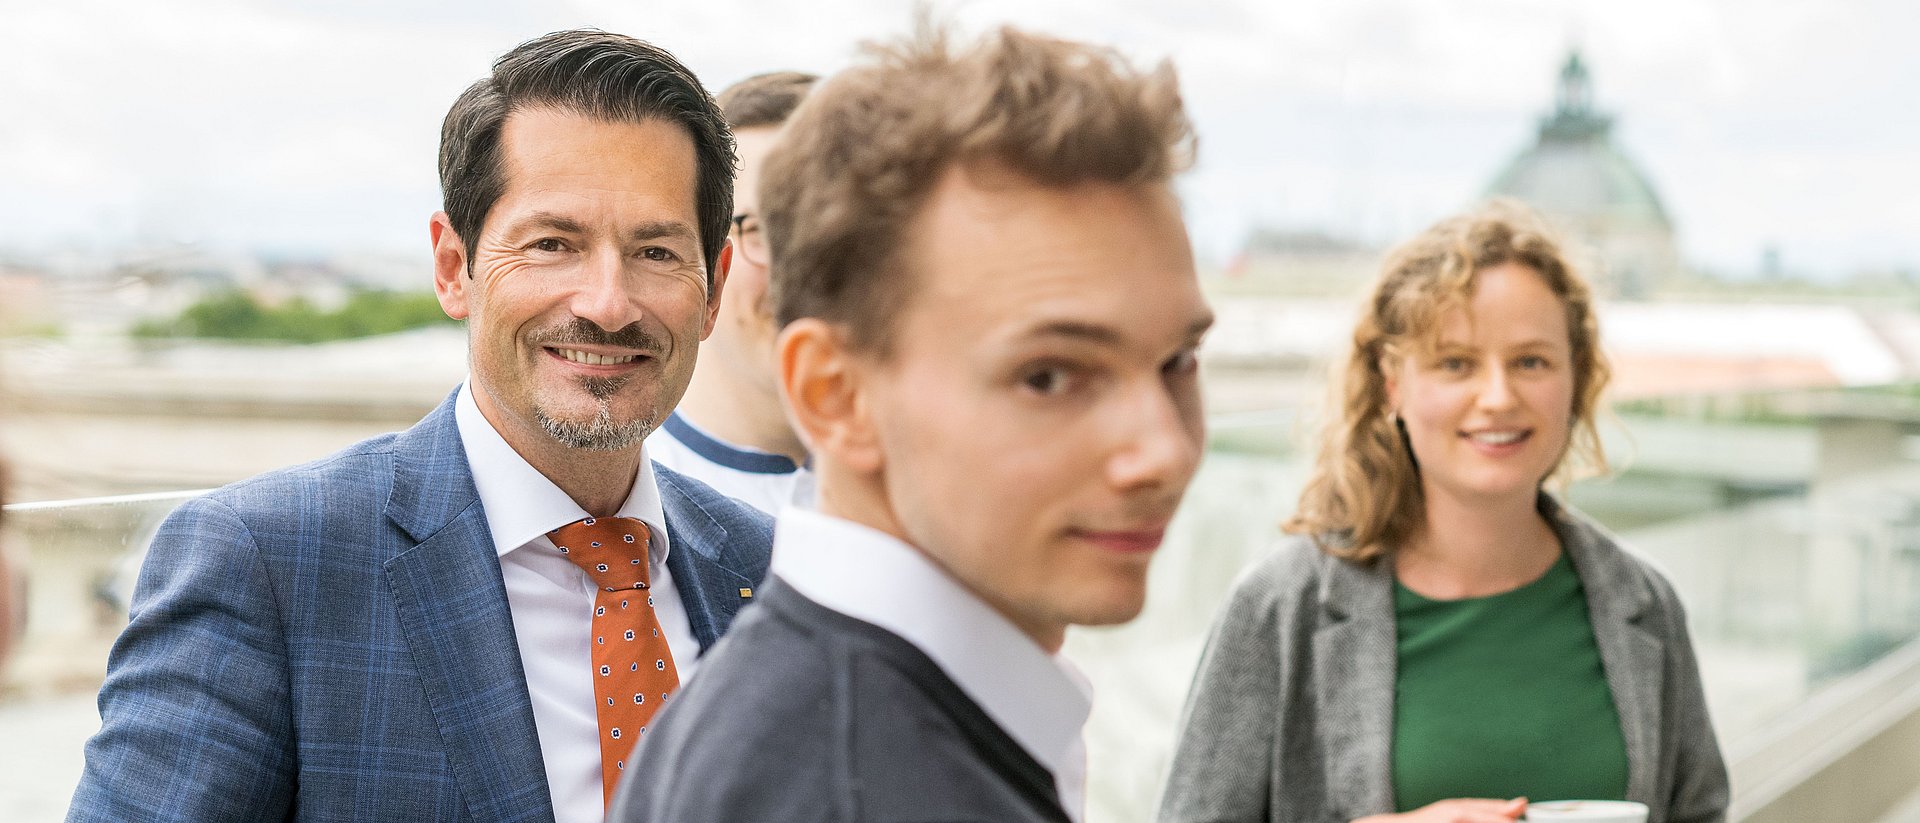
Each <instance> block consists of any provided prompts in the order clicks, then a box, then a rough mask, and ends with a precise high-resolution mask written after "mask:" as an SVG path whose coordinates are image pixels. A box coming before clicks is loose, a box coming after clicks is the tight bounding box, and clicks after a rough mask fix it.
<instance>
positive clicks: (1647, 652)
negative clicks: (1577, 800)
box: [1541, 495, 1666, 807]
mask: <svg viewBox="0 0 1920 823" xmlns="http://www.w3.org/2000/svg"><path fill="white" fill-rule="evenodd" d="M1541 501H1542V502H1541V510H1542V512H1543V513H1545V514H1546V515H1547V517H1548V520H1549V522H1551V523H1553V525H1554V530H1555V531H1557V532H1558V533H1559V535H1560V545H1561V546H1562V547H1563V548H1565V549H1566V552H1567V559H1568V560H1569V561H1570V562H1572V564H1573V569H1574V573H1575V574H1576V575H1578V576H1579V577H1580V582H1581V586H1582V588H1584V589H1585V590H1586V595H1587V614H1588V619H1589V620H1591V621H1592V623H1593V640H1594V645H1595V646H1597V647H1598V648H1599V650H1600V667H1601V668H1602V669H1603V670H1604V671H1605V674H1606V678H1607V689H1608V690H1609V691H1611V692H1612V693H1613V706H1614V711H1615V712H1616V713H1617V714H1618V715H1619V716H1620V736H1621V738H1622V739H1623V742H1624V743H1625V744H1626V750H1627V798H1628V799H1630V800H1636V801H1639V802H1641V803H1649V804H1653V805H1655V806H1656V807H1657V806H1658V803H1656V802H1655V801H1656V798H1654V797H1653V796H1652V795H1653V792H1654V788H1655V787H1656V786H1658V785H1659V779H1660V774H1659V770H1660V760H1659V754H1660V730H1661V717H1660V706H1661V700H1660V694H1661V692H1662V690H1664V689H1665V688H1666V682H1665V665H1664V661H1665V659H1666V649H1665V644H1664V642H1663V641H1662V640H1661V638H1660V635H1659V634H1658V633H1656V632H1655V631H1653V630H1650V629H1649V628H1648V627H1646V626H1645V625H1643V624H1642V621H1641V618H1642V617H1643V616H1644V615H1645V614H1646V613H1647V610H1648V608H1649V607H1650V606H1651V605H1652V597H1653V593H1652V592H1651V591H1649V590H1648V589H1647V586H1646V583H1645V581H1644V580H1642V579H1640V577H1639V575H1637V574H1635V573H1634V570H1633V569H1632V568H1631V566H1629V565H1628V563H1627V560H1626V559H1625V558H1624V557H1622V556H1621V549H1620V548H1619V547H1618V546H1615V545H1613V543H1612V541H1611V540H1610V539H1609V538H1608V537H1607V536H1606V535H1605V534H1604V533H1603V532H1601V531H1600V529H1599V527H1598V526H1595V525H1593V524H1591V523H1587V522H1585V521H1584V520H1582V519H1580V518H1579V517H1578V516H1576V515H1574V514H1573V513H1571V512H1568V511H1566V510H1565V509H1564V508H1562V507H1561V506H1560V505H1559V504H1558V503H1557V502H1556V501H1554V500H1553V499H1552V498H1551V497H1548V496H1546V495H1542V496H1541Z"/></svg>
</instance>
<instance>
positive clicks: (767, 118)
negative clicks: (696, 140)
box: [720, 71, 820, 131]
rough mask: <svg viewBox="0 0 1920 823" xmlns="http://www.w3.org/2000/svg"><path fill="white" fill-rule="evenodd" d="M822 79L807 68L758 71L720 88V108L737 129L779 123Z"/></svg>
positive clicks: (791, 112) (783, 120)
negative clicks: (800, 69)
mask: <svg viewBox="0 0 1920 823" xmlns="http://www.w3.org/2000/svg"><path fill="white" fill-rule="evenodd" d="M819 81H820V75H817V74H808V73H806V72H804V71H770V72H767V73H766V74H756V75H754V76H752V77H749V78H747V79H745V80H742V81H740V82H738V83H735V84H733V85H731V86H728V87H726V88H725V89H722V90H721V91H720V111H721V113H722V114H725V115H726V116H727V123H728V124H729V125H731V126H733V128H734V130H735V131H739V130H740V129H751V128H757V127H760V126H778V125H780V124H781V123H785V122H787V116H788V115H790V114H793V110H794V109H795V108H796V107H798V106H799V105H800V101H802V100H805V99H806V98H807V92H808V91H809V90H811V89H812V88H813V84H814V83H817V82H819Z"/></svg>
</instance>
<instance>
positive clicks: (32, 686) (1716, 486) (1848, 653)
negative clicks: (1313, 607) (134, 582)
mask: <svg viewBox="0 0 1920 823" xmlns="http://www.w3.org/2000/svg"><path fill="white" fill-rule="evenodd" d="M1863 425H1867V424H1863V423H1860V422H1859V421H1850V422H1849V421H1838V422H1832V423H1827V424H1822V423H1818V422H1810V421H1801V422H1798V423H1792V424H1779V423H1772V424H1767V425H1752V424H1741V423H1729V422H1724V421H1720V422H1715V421H1695V422H1687V421H1684V420H1678V419H1674V418H1653V417H1640V418H1633V417H1629V418H1625V419H1624V421H1623V422H1622V424H1621V425H1619V426H1617V427H1616V430H1615V431H1613V432H1612V433H1611V434H1610V440H1611V441H1613V449H1612V451H1613V452H1614V453H1616V454H1625V453H1626V452H1628V451H1632V452H1634V453H1635V456H1634V457H1633V459H1632V462H1631V465H1630V467H1629V468H1627V469H1626V470H1625V471H1624V472H1621V473H1619V474H1618V475H1616V476H1615V477H1612V478H1610V479H1605V480H1595V481H1586V482H1582V483H1580V484H1576V485H1575V486H1574V487H1573V489H1571V490H1570V492H1569V493H1568V497H1569V499H1570V500H1571V502H1572V503H1573V504H1574V505H1575V506H1576V507H1579V508H1581V509H1582V510H1584V511H1586V512H1588V513H1589V514H1591V515H1593V516H1594V517H1595V518H1596V519H1598V520H1599V521H1600V522H1601V523H1603V524H1604V525H1606V526H1608V527H1609V528H1610V529H1612V530H1614V531H1615V532H1616V533H1617V534H1619V535H1620V537H1621V538H1622V539H1623V542H1625V543H1626V544H1627V545H1629V546H1631V547H1633V548H1635V549H1636V550H1638V551H1640V552H1641V553H1643V554H1645V555H1647V556H1648V557H1650V558H1652V559H1653V561H1654V562H1655V563H1657V564H1659V565H1660V566H1661V567H1662V568H1664V569H1665V570H1666V571H1667V572H1668V574H1669V576H1670V577H1671V579H1672V580H1673V582H1674V584H1675V586H1676V588H1678V590H1679V591H1680V593H1681V596H1682V598H1683V599H1684V601H1685V602H1686V604H1687V606H1688V608H1689V610H1690V618H1691V622H1692V625H1693V629H1694V633H1695V638H1696V645H1697V646H1698V648H1699V651H1700V658H1701V664H1702V669H1703V674H1704V679H1705V682H1706V687H1707V692H1708V699H1709V703H1710V704H1711V707H1712V710H1713V712H1714V719H1715V722H1716V725H1717V726H1718V727H1719V730H1720V732H1721V740H1722V743H1723V745H1724V747H1725V748H1726V749H1727V751H1728V753H1729V756H1730V757H1735V758H1737V757H1738V756H1739V755H1740V753H1741V752H1742V751H1744V750H1745V747H1747V746H1749V741H1753V740H1757V739H1759V738H1760V737H1763V736H1764V732H1766V731H1767V730H1768V729H1769V728H1770V726H1771V725H1773V724H1776V723H1778V722H1780V721H1781V718H1784V717H1788V716H1790V715H1791V713H1792V712H1794V711H1795V710H1796V709H1797V708H1798V707H1800V706H1803V705H1805V704H1806V703H1807V702H1808V701H1810V700H1814V699H1816V698H1817V697H1818V696H1819V695H1820V694H1821V693H1822V692H1823V690H1826V689H1828V688H1829V687H1831V686H1833V685H1834V684H1837V683H1840V682H1841V681H1844V680H1845V679H1846V678H1847V677H1848V676H1849V675H1850V674H1851V673H1853V672H1856V671H1859V670H1861V669H1862V668H1864V667H1866V666H1868V665H1870V664H1871V663H1873V662H1874V661H1875V660H1878V659H1880V658H1881V657H1882V656H1884V655H1886V654H1887V653H1888V652H1889V651H1890V650H1893V649H1895V648H1897V647H1899V646H1901V645H1902V644H1904V643H1906V642H1908V641H1909V640H1910V639H1912V638H1913V637H1914V636H1915V635H1916V631H1920V460H1916V456H1915V455H1914V454H1913V451H1914V449H1913V448H1912V443H1913V440H1912V439H1911V437H1909V436H1908V435H1907V434H1905V433H1904V430H1902V429H1900V428H1899V426H1900V425H1901V424H1899V423H1897V422H1895V423H1887V424H1885V425H1892V426H1894V429H1893V430H1892V431H1890V432H1889V431H1880V430H1875V431H1866V430H1864V429H1862V428H1861V426H1863ZM1875 425H1880V424H1875ZM1299 435H1300V431H1299V424H1298V423H1297V422H1296V421H1295V420H1294V419H1293V417H1292V416H1291V415H1289V414H1280V413H1276V414H1249V415H1235V416H1222V417H1218V418H1216V419H1215V420H1213V421H1212V427H1211V434H1210V437H1211V443H1210V450H1209V455H1208V458H1207V460H1206V462H1205V463H1204V464H1203V466H1202V468H1201V471H1200V474H1199V476H1198V478H1197V479H1196V481H1195V483H1194V485H1193V487H1192V488H1191V490H1190V491H1189V492H1188V494H1187V498H1186V503H1185V505H1184V507H1183V509H1182V511H1181V513H1180V515H1179V517H1178V518H1177V520H1176V523H1175V528H1174V531H1173V533H1172V534H1171V535H1170V536H1169V539H1168V542H1167V544H1166V546H1165V548H1164V549H1163V550H1162V552H1161V555H1160V556H1159V558H1158V559H1157V560H1156V561H1155V566H1154V570H1153V572H1152V588H1151V594H1150V596H1149V600H1148V604H1147V608H1146V610H1145V612H1144V613H1143V614H1142V616H1141V617H1140V619H1139V620H1137V621H1135V622H1133V623H1132V624H1129V625H1127V626H1124V627H1118V628H1112V629H1100V630H1078V631H1076V632H1074V633H1073V634H1072V635H1071V636H1070V638H1069V641H1068V646H1067V652H1068V654H1069V655H1070V656H1071V657H1072V658H1073V659H1074V660H1075V661H1076V662H1077V663H1078V665H1079V666H1080V667H1081V668H1082V669H1083V670H1084V671H1085V672H1086V674H1087V675H1088V677H1089V678H1090V679H1091V680H1092V681H1093V682H1094V685H1095V690H1096V702H1095V709H1094V716H1093V720H1092V722H1091V724H1090V726H1089V728H1088V730H1087V743H1088V750H1089V760H1090V762H1089V765H1090V771H1091V775H1092V780H1091V784H1090V786H1089V794H1088V806H1089V808H1088V811H1089V820H1090V821H1095V823H1129V822H1131V821H1146V820H1150V819H1152V816H1153V809H1154V806H1155V804H1156V802H1157V799H1158V795H1159V792H1160V788H1161V786H1162V784H1163V782H1164V779H1165V774H1166V771H1167V767H1168V759H1169V756H1170V753H1171V751H1172V746H1173V738H1174V733H1175V729H1174V727H1175V724H1176V722H1177V718H1178V714H1179V711H1180V707H1181V705H1182V703H1183V701H1184V699H1185V696H1186V691H1187V687H1188V684H1189V682H1190V679H1191V677H1192V672H1193V668H1194V665H1195V663H1196V662H1197V660H1198V658H1199V655H1200V651H1201V648H1202V645H1203V644H1204V642H1205V637H1206V633H1207V630H1208V628H1209V626H1210V624H1211V622H1212V620H1213V617H1214V614H1215V611H1216V610H1217V609H1218V607H1219V606H1220V604H1221V603H1222V602H1223V599H1224V597H1225V594H1226V592H1227V591H1228V589H1229V588H1230V587H1231V585H1232V583H1233V581H1234V580H1235V578H1236V577H1238V575H1239V574H1240V573H1241V572H1242V571H1243V570H1244V569H1245V568H1246V567H1247V566H1248V565H1250V564H1251V563H1253V562H1255V561H1257V560H1258V559H1259V558H1260V557H1262V556H1263V555H1264V554H1265V553H1266V552H1267V551H1270V550H1271V548H1272V546H1273V545H1274V542H1275V541H1276V540H1277V539H1278V535H1279V532H1278V523H1279V522H1280V520H1281V519H1282V518H1283V517H1284V516H1285V515H1286V514H1287V513H1288V512H1289V511H1291V509H1292V506H1293V501H1294V499H1295V497H1296V495H1297V494H1298V492H1299V488H1300V486H1301V484H1302V482H1303V481H1304V479H1305V475H1306V470H1307V465H1306V457H1305V455H1303V454H1302V453H1301V451H1300V450H1299V448H1298V446H1297V444H1298V443H1299V442H1300V441H1301V438H1300V436H1299ZM187 494H188V493H178V494H164V495H139V496H132V497H119V498H103V499H97V500H82V501H66V502H59V503H34V504H26V505H16V506H12V507H10V508H9V509H8V512H7V517H6V522H7V530H8V533H7V534H6V535H5V539H6V541H7V543H8V544H9V545H10V546H11V547H12V550H13V553H14V555H15V557H16V558H24V559H25V561H26V564H27V565H28V566H29V568H30V573H31V596H30V598H29V611H30V623H29V627H28V635H27V638H26V640H25V642H24V645H23V647H22V648H21V649H20V651H19V654H18V655H17V656H16V658H15V660H14V661H12V663H11V665H10V667H9V668H8V670H7V672H6V675H5V680H4V691H0V740H4V741H8V743H7V744H5V745H0V819H3V820H7V821H14V822H15V823H35V821H52V820H58V819H60V817H61V815H62V813H63V812H64V808H65V804H66V800H67V797H68V795H69V794H70V792H71V789H72V786H73V784H74V782H75V781H76V780H77V779H78V775H79V770H80V750H81V745H82V743H83V742H84V740H85V738H86V737H87V736H88V735H90V734H91V733H92V731H93V730H94V729H95V728H96V727H97V725H98V718H97V716H96V715H95V714H94V710H93V703H92V694H93V690H94V689H95V688H96V687H97V686H98V683H99V680H100V677H101V674H102V673H103V671H104V666H105V657H106V651H107V648H108V646H109V644H110V643H111V641H112V639H113V637H114V635H115V634H116V633H117V631H118V630H119V628H120V626H121V625H123V624H124V620H125V618H124V615H122V614H120V613H119V612H118V611H117V608H116V605H115V604H116V603H118V602H122V600H121V599H122V598H123V597H124V587H125V586H127V585H129V584H130V582H131V579H132V577H131V571H132V570H131V569H130V568H128V560H127V558H128V557H129V556H130V555H132V554H136V553H137V552H138V550H139V549H140V548H141V547H142V546H143V545H144V543H145V541H146V540H147V539H148V538H149V537H150V536H151V534H152V532H153V530H154V528H155V527H156V525H157V524H158V522H159V520H160V519H161V518H162V517H164V515H165V513H166V512H167V511H169V510H170V509H171V508H172V507H173V506H175V505H177V504H178V502H179V501H180V500H182V499H184V498H185V497H186V496H187ZM18 741H27V742H25V743H24V744H23V743H21V742H18ZM1736 790H1738V787H1737V786H1736Z"/></svg>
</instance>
